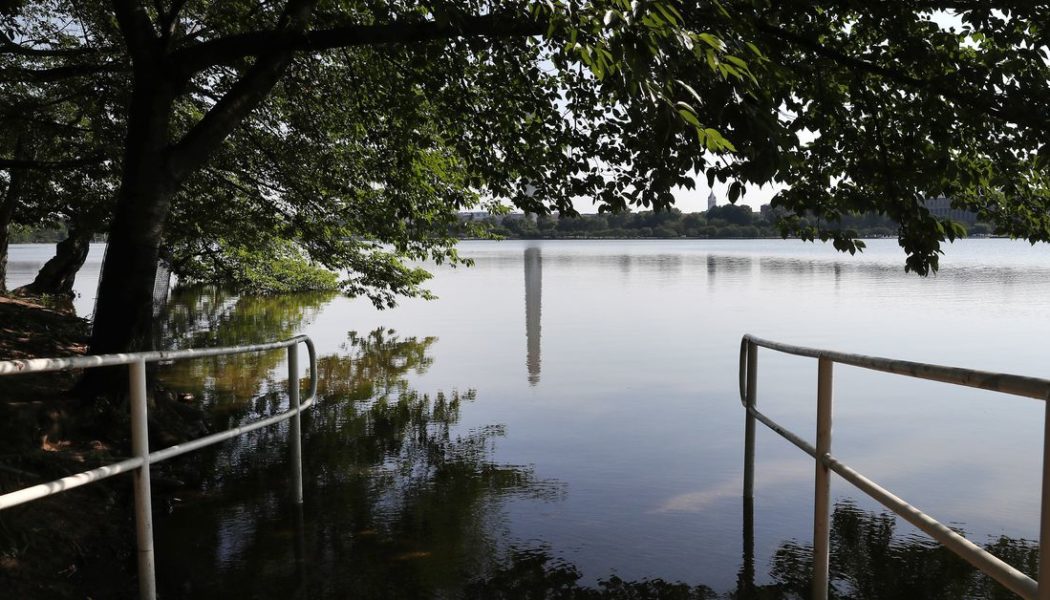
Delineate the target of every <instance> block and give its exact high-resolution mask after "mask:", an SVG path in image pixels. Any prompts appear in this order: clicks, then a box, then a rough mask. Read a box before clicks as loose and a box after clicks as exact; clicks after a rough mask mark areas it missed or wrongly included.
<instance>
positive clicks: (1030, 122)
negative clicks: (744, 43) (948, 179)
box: [755, 19, 1050, 135]
mask: <svg viewBox="0 0 1050 600" xmlns="http://www.w3.org/2000/svg"><path fill="white" fill-rule="evenodd" d="M755 24H756V27H757V28H758V30H759V31H761V32H763V33H767V34H769V35H771V36H773V37H775V38H776V39H778V40H780V41H782V42H785V43H787V44H790V45H794V46H797V47H801V48H804V49H806V50H810V51H812V52H814V53H815V54H817V55H819V56H821V57H823V58H826V59H829V60H831V61H833V62H836V63H838V64H840V65H843V66H846V67H849V68H850V69H854V70H857V71H860V72H863V73H868V74H872V75H878V76H880V77H884V78H886V79H888V80H890V81H892V82H894V83H898V84H901V85H904V86H906V87H910V88H913V89H917V90H920V91H923V92H927V93H931V94H934V95H937V96H943V97H945V98H948V99H950V100H952V101H954V102H957V103H959V104H961V105H963V106H966V107H968V108H970V109H972V110H975V111H977V112H980V113H983V114H985V115H988V116H990V117H994V118H996V119H999V120H1001V121H1003V122H1006V123H1014V124H1016V125H1022V126H1024V127H1027V128H1030V129H1032V130H1034V131H1042V132H1046V133H1047V134H1048V135H1050V122H1047V121H1046V120H1044V119H1041V118H1040V117H1039V115H1040V111H1039V110H1037V109H1035V108H1033V107H1026V109H1022V110H1010V109H1009V108H1007V107H1004V106H1002V105H1001V104H997V103H995V102H993V101H990V100H988V99H985V98H980V97H977V96H975V95H973V94H967V93H966V92H965V91H959V86H960V84H959V82H952V81H945V80H937V81H933V80H929V79H920V78H918V77H914V76H912V75H909V74H908V73H905V72H904V71H901V70H899V69H894V68H890V67H886V66H883V65H880V64H877V63H875V62H872V61H870V60H866V59H864V58H858V57H855V56H850V55H848V54H846V53H845V52H842V51H840V50H838V49H836V48H832V47H829V46H827V45H825V44H823V43H821V42H819V41H817V40H813V39H810V38H807V37H805V36H803V35H800V34H798V33H795V32H793V31H788V30H786V29H782V28H780V27H777V26H775V25H771V24H770V23H767V22H765V21H762V20H760V19H756V21H755Z"/></svg>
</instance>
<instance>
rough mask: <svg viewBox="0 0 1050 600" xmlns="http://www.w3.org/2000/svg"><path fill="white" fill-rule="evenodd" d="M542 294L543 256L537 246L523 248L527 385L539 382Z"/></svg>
mask: <svg viewBox="0 0 1050 600" xmlns="http://www.w3.org/2000/svg"><path fill="white" fill-rule="evenodd" d="M542 296H543V257H542V256H541V255H540V249H539V248H526V249H525V339H526V345H527V354H526V357H525V365H526V366H527V367H528V369H529V385H536V384H537V383H539V382H540V315H541V312H542V310H541V308H540V302H541V299H542Z"/></svg>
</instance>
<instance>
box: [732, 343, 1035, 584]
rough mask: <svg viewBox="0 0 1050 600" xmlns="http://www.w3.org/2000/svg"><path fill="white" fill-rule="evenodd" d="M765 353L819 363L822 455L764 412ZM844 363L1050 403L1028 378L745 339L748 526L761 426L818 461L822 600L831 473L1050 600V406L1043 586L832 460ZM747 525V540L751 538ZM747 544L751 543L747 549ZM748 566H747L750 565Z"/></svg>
mask: <svg viewBox="0 0 1050 600" xmlns="http://www.w3.org/2000/svg"><path fill="white" fill-rule="evenodd" d="M759 346H761V347H764V348H769V349H770V350H776V351H778V352H783V353H786V354H793V355H796V356H806V357H810V358H816V359H817V361H818V366H817V440H816V447H814V446H812V445H810V444H809V443H808V442H806V441H805V440H803V439H802V438H801V437H799V436H798V435H796V434H794V433H792V432H791V431H788V430H787V429H785V428H784V427H782V426H781V425H779V424H778V423H776V422H775V421H773V420H772V419H770V418H769V417H767V416H766V415H764V414H762V413H761V412H759V411H758V409H757V408H756V401H757V380H758V348H759ZM835 363H841V364H845V365H850V366H854V367H860V368H864V369H871V370H874V371H882V372H885V373H893V374H896V375H906V376H909V377H917V378H919V379H928V380H931V381H939V382H943V383H951V384H955V385H962V386H967V387H974V388H980V389H985V390H992V391H997V392H1002V393H1004V394H1012V395H1016V396H1025V397H1028V398H1035V399H1039V400H1043V401H1044V402H1047V400H1048V399H1050V380H1045V379H1037V378H1034V377H1022V376H1018V375H1007V374H1002V373H989V372H985V371H974V370H970V369H960V368H955V367H944V366H939V365H930V364H925V363H915V362H909V361H903V360H894V359H889V358H878V357H872V356H863V355H859V354H847V353H844V352H834V351H830V350H820V349H815V348H804V347H800V346H791V345H788V344H781V343H778V342H772V341H768V340H763V339H759V338H756V337H753V336H750V335H745V336H744V337H743V339H742V340H741V342H740V401H741V402H742V403H743V405H744V408H745V409H746V411H747V417H746V421H745V433H744V436H745V439H744V445H745V448H744V511H745V519H748V518H751V519H753V515H750V516H749V513H750V511H749V510H748V509H749V508H751V506H752V505H753V498H754V482H755V467H754V464H755V421H756V420H758V421H761V422H762V423H763V424H764V425H766V426H767V427H769V428H770V429H772V430H773V431H775V432H777V433H778V434H780V435H781V437H783V438H785V439H787V440H788V441H790V442H791V443H793V444H795V445H796V446H798V447H799V448H800V449H802V450H803V451H804V452H806V453H807V454H809V455H810V456H812V457H813V458H814V459H816V476H815V486H814V487H815V489H814V515H813V589H812V597H813V598H814V600H824V599H826V598H827V597H828V584H829V559H830V552H829V548H830V526H829V517H830V496H831V487H830V472H831V471H834V472H835V473H838V474H839V475H840V476H841V477H842V478H843V479H845V480H846V481H849V482H850V483H852V484H853V485H854V486H856V487H857V488H859V489H860V490H861V491H863V492H864V493H866V494H868V495H869V496H871V497H872V498H873V499H875V500H877V501H878V502H880V503H881V504H882V505H883V506H885V507H886V508H889V509H890V510H892V511H893V512H895V513H896V514H898V515H900V516H901V517H902V518H904V519H905V520H906V521H908V522H909V523H911V524H912V525H914V526H915V527H917V528H919V529H920V530H922V531H924V532H926V533H927V534H929V535H930V536H931V537H933V538H934V539H936V540H937V541H938V542H940V543H941V544H942V545H944V546H945V547H946V548H948V549H949V550H951V551H952V552H954V553H955V554H957V555H958V556H960V557H961V558H963V559H964V560H966V561H967V562H969V563H970V564H972V565H973V566H975V567H977V568H978V569H980V570H981V571H982V572H984V573H985V574H987V575H989V576H990V577H992V578H994V579H995V580H996V581H998V582H1000V583H1002V584H1003V585H1004V586H1006V587H1007V588H1008V589H1009V590H1010V591H1012V592H1014V593H1016V594H1018V595H1020V596H1021V597H1023V598H1028V599H1032V600H1035V599H1038V600H1050V552H1046V551H1045V550H1046V549H1047V548H1046V547H1045V545H1047V544H1048V543H1050V477H1048V475H1050V402H1047V411H1046V421H1045V426H1044V427H1045V429H1044V440H1043V478H1042V503H1041V508H1040V553H1039V570H1038V576H1039V581H1044V582H1048V584H1047V585H1039V584H1038V583H1037V582H1036V581H1035V580H1033V579H1032V578H1031V577H1028V576H1027V575H1025V574H1024V573H1022V572H1021V571H1019V570H1018V569H1016V568H1014V567H1012V566H1011V565H1009V564H1007V563H1006V562H1004V561H1002V560H1001V559H999V558H998V557H996V556H995V555H993V554H991V553H990V552H988V551H987V550H985V549H983V548H981V547H980V546H977V545H976V544H974V543H973V542H971V541H970V540H968V539H966V538H965V537H963V536H962V535H959V534H958V533H956V532H955V531H953V530H951V529H950V528H948V527H947V526H945V525H943V524H941V523H940V522H938V521H936V520H934V519H933V518H932V517H930V516H928V515H926V514H925V513H923V512H921V511H919V510H918V509H917V508H915V507H913V506H911V505H910V504H908V503H907V502H905V501H904V500H902V499H901V498H899V497H897V496H895V495H894V494H893V493H892V492H890V491H889V490H887V489H885V488H883V487H881V486H879V485H878V484H876V483H875V482H873V481H872V480H870V479H868V478H867V477H865V476H863V475H861V474H860V473H858V472H857V471H855V470H853V469H852V468H850V467H849V466H847V465H846V464H845V463H843V462H841V461H839V460H838V459H836V458H835V457H833V456H832V455H831V404H832V387H831V384H832V368H833V365H834V364H835ZM747 529H748V528H747V527H746V524H745V537H746V536H747V535H748V533H747ZM746 544H747V540H745V546H746ZM745 562H747V561H746V559H745ZM744 569H745V571H748V570H750V573H752V574H753V571H754V565H753V557H752V564H751V565H750V569H749V566H748V565H746V564H745V567H744Z"/></svg>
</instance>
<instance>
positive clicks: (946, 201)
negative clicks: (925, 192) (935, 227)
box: [925, 196, 977, 225]
mask: <svg viewBox="0 0 1050 600" xmlns="http://www.w3.org/2000/svg"><path fill="white" fill-rule="evenodd" d="M925 205H926V210H928V211H930V214H931V215H933V216H935V217H937V218H938V219H951V220H953V221H958V222H960V223H965V224H966V225H973V224H974V223H976V222H977V215H976V214H975V213H972V212H970V211H968V210H965V209H962V208H952V199H951V198H948V197H946V196H937V197H936V198H927V199H926V202H925Z"/></svg>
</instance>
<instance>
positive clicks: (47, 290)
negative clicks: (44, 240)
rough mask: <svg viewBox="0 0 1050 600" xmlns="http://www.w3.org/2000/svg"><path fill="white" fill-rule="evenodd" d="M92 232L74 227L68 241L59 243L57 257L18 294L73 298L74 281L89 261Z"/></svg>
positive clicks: (56, 249)
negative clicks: (81, 268) (86, 261)
mask: <svg viewBox="0 0 1050 600" xmlns="http://www.w3.org/2000/svg"><path fill="white" fill-rule="evenodd" d="M90 243H91V232H90V231H84V230H83V229H81V228H78V227H76V226H74V227H73V228H71V229H70V230H69V235H68V236H67V237H66V239H64V240H62V241H61V242H59V243H58V246H57V247H56V248H55V255H54V256H53V257H51V260H49V261H47V262H46V263H45V264H44V266H43V267H41V269H40V272H39V273H37V275H36V278H35V279H34V280H33V282H32V283H30V284H29V285H24V286H22V287H20V288H18V290H16V291H18V292H25V293H29V294H49V295H52V296H72V295H73V281H74V280H75V279H76V276H77V272H78V271H80V267H83V266H84V261H85V260H87V255H88V247H89V244H90Z"/></svg>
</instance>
